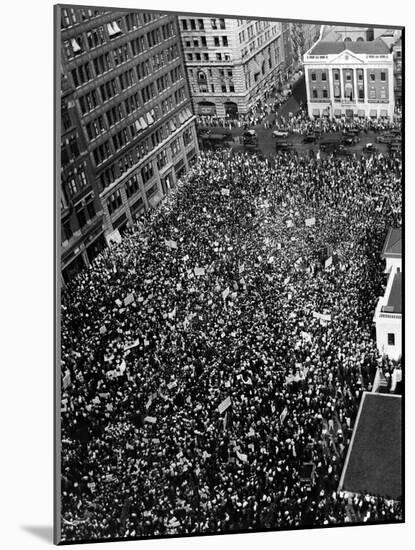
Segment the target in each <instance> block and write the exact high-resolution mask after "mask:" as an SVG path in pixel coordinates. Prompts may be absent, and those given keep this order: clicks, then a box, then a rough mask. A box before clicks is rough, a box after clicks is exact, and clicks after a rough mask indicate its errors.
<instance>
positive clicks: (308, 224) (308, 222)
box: [305, 218, 316, 227]
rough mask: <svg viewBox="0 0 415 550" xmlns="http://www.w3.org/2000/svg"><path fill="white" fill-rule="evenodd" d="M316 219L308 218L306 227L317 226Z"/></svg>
mask: <svg viewBox="0 0 415 550" xmlns="http://www.w3.org/2000/svg"><path fill="white" fill-rule="evenodd" d="M315 223H316V218H307V219H306V221H305V225H306V227H311V226H312V225H315Z"/></svg>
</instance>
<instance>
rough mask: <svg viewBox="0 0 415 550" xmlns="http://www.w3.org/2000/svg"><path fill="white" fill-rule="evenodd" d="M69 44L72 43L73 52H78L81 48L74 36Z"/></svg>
mask: <svg viewBox="0 0 415 550" xmlns="http://www.w3.org/2000/svg"><path fill="white" fill-rule="evenodd" d="M71 44H72V49H73V53H78V52H80V51H82V48H81V47H80V45H79V44H78V42H77V41H76V40H75V38H72V40H71Z"/></svg>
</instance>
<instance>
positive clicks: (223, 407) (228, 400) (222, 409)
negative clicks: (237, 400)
mask: <svg viewBox="0 0 415 550" xmlns="http://www.w3.org/2000/svg"><path fill="white" fill-rule="evenodd" d="M230 405H231V398H230V397H229V396H228V397H227V398H226V399H224V400H223V401H222V403H221V404H220V405H219V407H218V412H219V414H222V413H223V412H225V411H226V409H227V408H229V407H230Z"/></svg>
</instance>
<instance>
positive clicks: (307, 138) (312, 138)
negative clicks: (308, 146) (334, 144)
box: [303, 133, 317, 143]
mask: <svg viewBox="0 0 415 550" xmlns="http://www.w3.org/2000/svg"><path fill="white" fill-rule="evenodd" d="M316 140H317V135H316V134H315V133H311V134H306V135H305V136H304V138H303V143H314V142H315V141H316Z"/></svg>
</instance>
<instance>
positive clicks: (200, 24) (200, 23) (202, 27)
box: [197, 19, 205, 31]
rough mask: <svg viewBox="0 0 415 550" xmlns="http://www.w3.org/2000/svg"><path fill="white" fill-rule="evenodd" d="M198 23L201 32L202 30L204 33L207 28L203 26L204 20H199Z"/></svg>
mask: <svg viewBox="0 0 415 550" xmlns="http://www.w3.org/2000/svg"><path fill="white" fill-rule="evenodd" d="M197 23H198V25H199V30H200V31H203V30H204V28H205V26H204V24H203V19H198V20H197Z"/></svg>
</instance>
